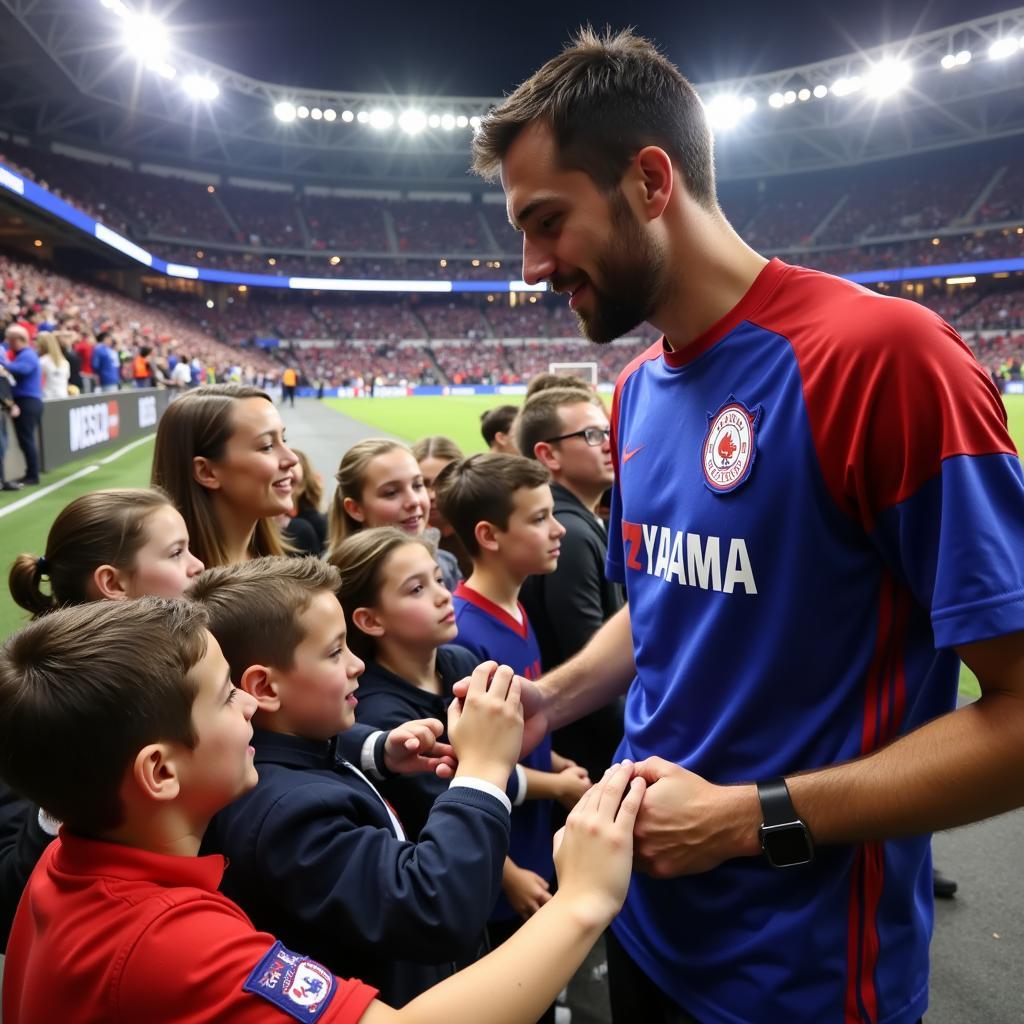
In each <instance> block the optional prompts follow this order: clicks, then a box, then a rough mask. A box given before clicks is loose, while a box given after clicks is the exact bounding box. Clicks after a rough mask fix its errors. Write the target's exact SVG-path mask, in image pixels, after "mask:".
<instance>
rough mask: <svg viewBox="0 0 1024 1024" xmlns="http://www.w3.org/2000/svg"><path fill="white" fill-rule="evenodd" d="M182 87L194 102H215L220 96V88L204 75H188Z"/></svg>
mask: <svg viewBox="0 0 1024 1024" xmlns="http://www.w3.org/2000/svg"><path fill="white" fill-rule="evenodd" d="M181 87H182V88H183V89H184V90H185V92H186V93H187V94H188V95H189V96H191V97H192V99H194V100H215V99H216V98H217V97H218V96H219V95H220V86H219V85H218V84H217V83H216V82H214V81H212V80H211V79H209V78H204V77H203V76H202V75H186V76H185V78H184V79H183V80H182V83H181Z"/></svg>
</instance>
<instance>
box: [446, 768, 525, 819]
mask: <svg viewBox="0 0 1024 1024" xmlns="http://www.w3.org/2000/svg"><path fill="white" fill-rule="evenodd" d="M459 787H462V788H463V789H476V790H479V791H480V792H481V793H489V794H490V795H491V796H493V797H494V799H495V800H500V801H501V805H502V807H504V808H505V810H506V811H508V813H509V814H511V813H512V801H511V800H509V798H508V795H507V794H506V793H505V791H504V790H502V789H499V788H498V787H497V786H495V785H494V783H493V782H487V781H485V780H484V779H474V778H472V777H470V776H465V775H460V776H459V777H458V778H457V779H452V781H451V783H449V785H448V788H449V789H458V788H459Z"/></svg>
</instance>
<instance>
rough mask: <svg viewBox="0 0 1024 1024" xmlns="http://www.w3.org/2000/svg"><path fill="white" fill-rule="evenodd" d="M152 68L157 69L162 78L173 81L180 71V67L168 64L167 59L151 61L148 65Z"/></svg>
mask: <svg viewBox="0 0 1024 1024" xmlns="http://www.w3.org/2000/svg"><path fill="white" fill-rule="evenodd" d="M146 66H147V67H148V68H150V70H152V71H155V72H156V73H157V74H158V75H159V76H160V77H161V78H166V79H167V81H168V82H169V81H171V80H172V79H173V78H174V76H175V75H177V73H178V69H177V68H176V67H174V65H172V64H168V63H167V62H166V61H158V62H156V63H150V64H147V65H146Z"/></svg>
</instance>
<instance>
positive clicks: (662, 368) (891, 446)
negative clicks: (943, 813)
mask: <svg viewBox="0 0 1024 1024" xmlns="http://www.w3.org/2000/svg"><path fill="white" fill-rule="evenodd" d="M612 429H613V453H614V456H615V458H616V460H617V485H616V487H615V489H614V492H613V501H612V521H611V529H610V531H609V534H610V536H611V538H612V540H611V542H610V543H609V550H608V573H609V576H610V577H612V578H613V579H616V580H618V581H620V582H624V583H625V585H626V587H627V591H628V597H629V607H630V616H631V621H632V629H633V641H634V645H635V651H636V673H637V674H636V679H635V681H634V683H633V685H632V687H631V689H630V691H629V695H628V698H627V705H626V736H625V740H624V742H623V745H622V747H621V748H620V750H619V754H618V756H619V757H620V758H621V757H630V758H634V759H642V758H646V757H648V756H651V755H659V756H661V757H664V758H667V759H669V760H672V761H675V762H677V763H678V764H681V765H684V766H685V767H687V768H689V769H691V770H692V771H694V772H697V773H699V774H700V775H701V776H703V777H704V778H707V779H709V780H711V781H712V782H716V783H733V782H743V781H746V782H749V781H751V780H756V779H767V778H772V777H774V776H779V775H784V774H787V773H793V772H797V771H801V770H807V769H813V768H817V767H821V766H825V765H831V764H834V763H836V762H841V761H846V760H849V759H851V758H856V757H858V756H860V755H863V754H867V753H870V752H871V751H873V750H876V749H877V748H878V747H880V746H882V745H884V744H886V743H888V742H890V741H891V740H893V739H894V738H895V737H897V736H900V735H902V734H904V733H907V732H909V731H911V730H912V729H915V728H916V727H918V726H920V725H922V724H924V723H925V722H927V721H928V720H929V719H931V718H934V717H936V716H937V715H941V714H943V713H944V712H947V711H950V710H951V709H952V708H953V707H954V706H955V700H956V690H957V678H958V670H959V663H958V659H957V656H956V653H955V652H954V650H953V649H952V648H954V647H956V646H959V645H961V644H967V643H971V642H972V641H978V640H984V639H987V638H991V637H994V636H998V635H1001V634H1005V633H1009V632H1013V631H1016V630H1020V629H1024V479H1022V474H1021V467H1020V463H1019V461H1018V459H1017V456H1016V452H1015V450H1014V447H1013V443H1012V441H1011V440H1010V437H1009V435H1008V433H1007V430H1006V417H1005V412H1004V410H1003V407H1002V404H1001V401H1000V398H999V395H998V392H997V391H996V390H995V388H994V387H993V385H992V383H991V381H990V380H989V379H988V377H987V375H986V374H985V372H984V371H983V370H982V369H981V367H980V366H979V365H978V364H977V362H976V361H975V360H974V358H973V356H972V354H971V352H970V350H969V349H968V348H967V346H966V345H965V344H964V343H963V342H962V341H961V340H960V339H959V337H958V336H957V335H956V333H955V332H954V331H953V330H952V328H950V327H949V326H948V325H947V324H945V323H944V322H943V321H942V320H941V319H939V318H938V317H937V316H935V315H934V314H933V313H931V312H930V311H928V310H927V309H925V308H923V307H921V306H918V305H916V304H915V303H912V302H906V301H903V300H900V299H891V298H887V297H884V296H880V295H876V294H874V293H872V292H869V291H866V290H865V289H862V288H860V287H857V286H855V285H852V284H849V283H847V282H845V281H841V280H839V279H837V278H833V277H830V276H828V275H826V274H821V273H818V272H815V271H810V270H804V269H801V268H798V267H791V266H787V265H785V264H783V263H781V262H779V261H778V260H773V261H772V262H771V263H770V264H768V265H767V266H766V267H765V268H764V270H763V271H762V273H761V274H760V275H759V276H758V278H757V280H756V281H755V282H754V284H753V285H752V287H751V288H750V290H749V291H748V293H747V294H746V296H745V297H744V298H743V299H742V300H741V301H740V303H739V304H738V305H737V306H736V307H735V308H734V309H733V310H732V311H731V312H730V313H729V314H728V315H727V316H726V317H724V318H723V319H722V320H721V321H719V323H717V324H715V325H714V326H713V327H712V328H711V329H710V330H708V331H707V332H706V333H705V334H704V335H702V336H701V337H700V338H698V339H696V340H695V341H694V342H693V343H692V344H691V345H689V346H687V347H686V348H685V349H684V350H682V351H680V352H672V351H668V350H666V349H665V347H664V346H663V345H662V343H660V342H659V343H658V344H657V345H655V346H652V347H651V348H650V349H649V350H648V351H647V352H646V353H645V354H643V355H642V356H641V357H639V358H638V359H636V360H634V362H633V363H631V364H630V365H629V366H628V367H627V368H626V370H625V371H624V372H623V374H622V376H621V377H620V379H619V382H618V385H617V387H616V395H615V399H614V404H613V412H612ZM951 756H955V755H953V754H951ZM929 843H930V837H929V836H927V835H925V836H917V837H912V838H909V839H901V840H895V841H890V842H885V843H865V844H861V845H855V846H854V845H847V846H829V847H821V848H820V849H819V850H818V852H817V857H816V859H815V861H814V862H813V863H812V864H811V865H808V866H806V867H802V868H794V869H789V870H785V871H779V870H776V869H773V868H771V867H770V866H768V864H767V863H766V862H765V861H764V860H763V859H761V858H746V859H738V860H733V861H729V862H727V863H725V864H723V865H722V866H721V867H719V868H717V869H715V870H714V871H710V872H707V873H705V874H701V875H696V876H692V877H685V878H677V879H672V880H669V881H656V880H653V879H651V878H649V877H647V876H644V875H638V876H636V878H635V879H634V881H633V884H632V886H631V887H630V890H629V895H628V897H627V901H626V905H625V907H624V909H623V911H622V913H621V914H620V916H619V917H618V919H617V920H616V921H615V923H614V924H613V928H614V929H615V932H616V935H617V936H618V937H619V939H620V940H621V941H622V942H623V944H624V946H625V947H626V949H627V950H628V951H629V952H630V954H631V955H632V956H633V957H634V958H635V959H636V960H637V962H638V963H640V964H642V965H643V968H644V970H645V971H647V972H648V973H649V974H650V976H651V977H652V978H653V979H654V980H655V981H656V982H657V984H658V985H659V986H660V987H661V988H662V989H663V990H664V991H666V992H667V993H669V994H670V995H671V996H672V997H673V998H674V999H675V1000H676V1001H677V1002H679V1003H680V1004H681V1005H682V1006H684V1007H685V1008H686V1009H688V1010H689V1011H690V1012H691V1013H692V1014H694V1015H696V1016H697V1017H698V1018H699V1019H700V1020H702V1021H705V1022H707V1024H726V1022H728V1024H739V1022H741V1021H742V1022H755V1021H758V1022H759V1021H815V1022H826V1021H834V1022H846V1024H852V1022H885V1024H909V1022H912V1021H917V1020H918V1019H919V1018H920V1017H921V1016H922V1014H923V1013H924V1011H925V1009H926V1007H927V996H928V943H929V938H930V935H931V929H932V871H931V861H930V850H929Z"/></svg>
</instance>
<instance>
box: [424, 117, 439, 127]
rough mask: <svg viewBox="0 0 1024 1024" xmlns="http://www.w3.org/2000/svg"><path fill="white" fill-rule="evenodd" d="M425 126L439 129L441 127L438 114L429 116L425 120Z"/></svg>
mask: <svg viewBox="0 0 1024 1024" xmlns="http://www.w3.org/2000/svg"><path fill="white" fill-rule="evenodd" d="M427 124H429V125H430V127H431V128H440V127H441V115H440V114H431V115H430V117H428V118H427Z"/></svg>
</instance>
